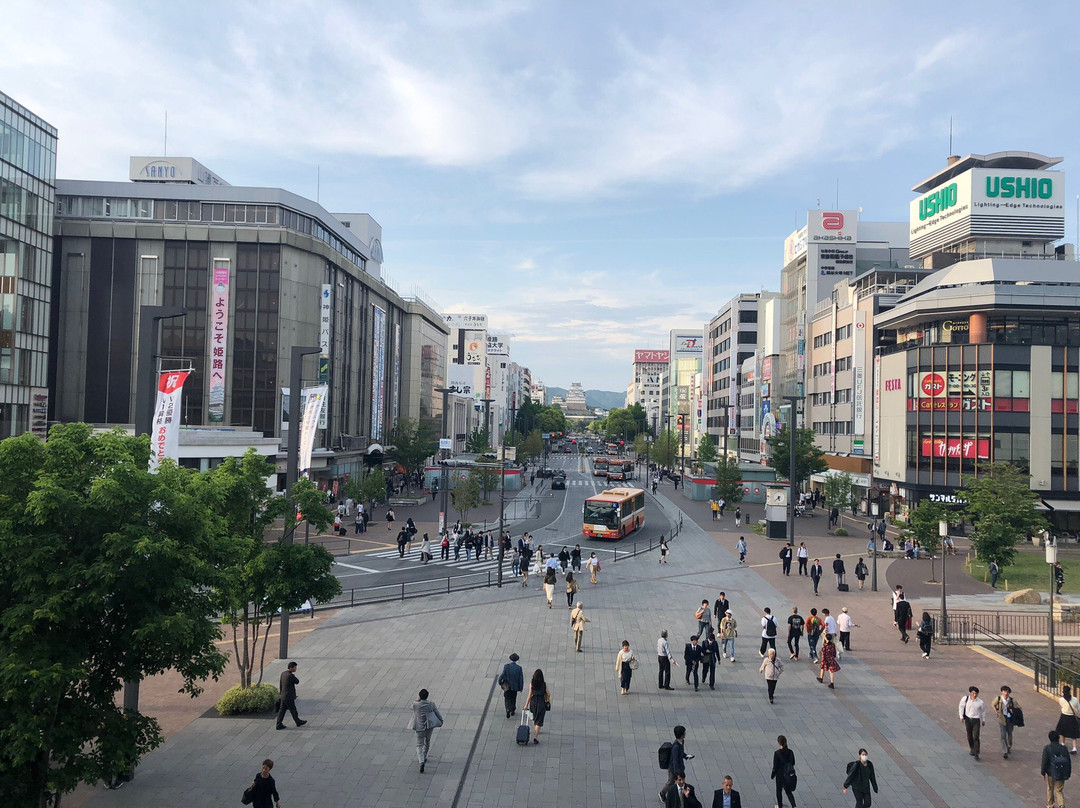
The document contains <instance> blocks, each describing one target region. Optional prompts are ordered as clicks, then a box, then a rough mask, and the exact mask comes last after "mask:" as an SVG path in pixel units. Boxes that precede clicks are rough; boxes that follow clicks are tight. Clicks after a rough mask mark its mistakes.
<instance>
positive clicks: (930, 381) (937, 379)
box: [919, 373, 945, 396]
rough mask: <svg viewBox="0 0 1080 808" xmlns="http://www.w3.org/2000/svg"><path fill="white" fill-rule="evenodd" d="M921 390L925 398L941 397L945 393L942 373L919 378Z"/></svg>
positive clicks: (926, 374) (924, 375) (927, 374)
mask: <svg viewBox="0 0 1080 808" xmlns="http://www.w3.org/2000/svg"><path fill="white" fill-rule="evenodd" d="M919 390H920V391H921V393H922V395H924V396H940V395H941V394H942V393H944V392H945V379H944V378H942V376H941V374H940V373H924V374H922V376H920V377H919Z"/></svg>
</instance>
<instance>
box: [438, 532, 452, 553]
mask: <svg viewBox="0 0 1080 808" xmlns="http://www.w3.org/2000/svg"><path fill="white" fill-rule="evenodd" d="M439 560H440V561H449V560H450V536H449V535H447V533H446V531H445V530H444V531H443V536H442V541H440V542H439Z"/></svg>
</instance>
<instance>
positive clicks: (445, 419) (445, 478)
mask: <svg viewBox="0 0 1080 808" xmlns="http://www.w3.org/2000/svg"><path fill="white" fill-rule="evenodd" d="M435 392H436V393H442V436H441V437H440V438H439V465H440V466H441V469H442V470H441V473H440V474H439V539H440V541H441V540H442V536H443V534H444V533H445V532H446V509H447V508H448V507H449V499H448V498H449V496H450V469H449V468H448V467H447V465H446V460H447V456H448V455H447V452H449V451H450V447H451V445H452V444H453V441H452V440H451V438H450V435H449V421H450V394H451V393H453V392H457V391H456V389H454V388H451V387H436V388H435Z"/></svg>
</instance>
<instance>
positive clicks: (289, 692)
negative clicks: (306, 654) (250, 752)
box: [274, 662, 307, 729]
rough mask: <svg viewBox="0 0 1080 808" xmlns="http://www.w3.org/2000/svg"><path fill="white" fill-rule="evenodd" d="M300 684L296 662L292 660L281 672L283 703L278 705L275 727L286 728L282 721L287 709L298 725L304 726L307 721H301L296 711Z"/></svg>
mask: <svg viewBox="0 0 1080 808" xmlns="http://www.w3.org/2000/svg"><path fill="white" fill-rule="evenodd" d="M298 684H300V680H299V679H297V678H296V663H295V662H290V663H289V664H288V665H287V666H286V668H285V670H283V671H282V672H281V678H280V679H279V680H278V693H279V701H280V703H281V704H280V706H279V707H278V714H277V724H276V725H275V727H274V729H285V725H284V724H283V723H281V722H282V721H284V720H285V712H286V711H288V712H289V713H290V714H291V715H292V719H293V721H294V722H296V726H298V727H302V726H304V724H306V723H307V721H301V720H300V716H299V715H298V714H297V712H296V686H297V685H298Z"/></svg>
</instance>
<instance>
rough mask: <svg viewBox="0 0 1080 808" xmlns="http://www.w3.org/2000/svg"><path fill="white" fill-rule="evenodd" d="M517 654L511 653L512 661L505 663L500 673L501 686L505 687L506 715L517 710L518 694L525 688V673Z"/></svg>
mask: <svg viewBox="0 0 1080 808" xmlns="http://www.w3.org/2000/svg"><path fill="white" fill-rule="evenodd" d="M519 659H521V657H519V656H518V655H517V654H511V655H510V661H509V662H507V663H506V664H505V665H503V669H502V673H501V674H499V687H503V685H506V687H505V688H503V706H504V707H505V708H506V717H507V718H509V717H510V716H512V715H514V713H516V712H517V696H518V693H520V692H521V691H522V690H524V689H525V673H524V672H523V671H522V670H521V666H520V665H519V664H517V663H518V660H519Z"/></svg>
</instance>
